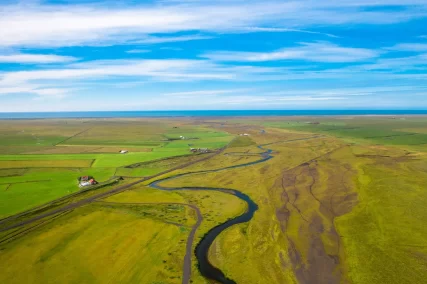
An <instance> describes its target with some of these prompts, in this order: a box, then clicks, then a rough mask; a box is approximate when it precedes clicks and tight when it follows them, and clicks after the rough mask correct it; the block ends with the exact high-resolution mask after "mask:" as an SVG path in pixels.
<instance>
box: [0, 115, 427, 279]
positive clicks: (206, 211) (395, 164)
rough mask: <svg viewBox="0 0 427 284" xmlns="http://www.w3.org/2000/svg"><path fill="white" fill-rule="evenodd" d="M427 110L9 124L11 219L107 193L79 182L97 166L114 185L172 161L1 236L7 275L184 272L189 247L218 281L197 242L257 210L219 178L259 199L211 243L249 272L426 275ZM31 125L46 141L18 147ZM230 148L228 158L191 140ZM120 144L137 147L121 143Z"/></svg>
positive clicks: (6, 177)
mask: <svg viewBox="0 0 427 284" xmlns="http://www.w3.org/2000/svg"><path fill="white" fill-rule="evenodd" d="M426 122H427V119H426V118H424V117H396V118H393V117H357V118H356V117H335V118H331V117H304V118H302V117H293V118H278V117H275V118H263V119H254V118H251V119H227V122H225V121H224V120H221V119H209V120H207V121H203V120H200V119H198V120H192V119H181V120H163V119H144V120H130V119H129V120H69V121H65V120H57V121H55V120H48V121H42V122H41V121H13V122H12V123H16V124H15V125H14V126H9V125H8V126H5V125H3V126H1V127H0V130H1V133H2V135H4V136H7V137H8V138H7V139H6V141H7V142H4V143H3V142H2V143H3V145H2V146H1V147H0V150H1V151H2V152H1V153H0V154H1V155H0V165H2V166H0V201H1V202H2V206H1V207H0V216H2V217H5V216H10V215H12V214H16V213H19V212H22V211H24V210H27V209H31V208H33V207H34V206H37V205H40V204H43V203H45V202H47V201H50V200H54V199H56V198H59V197H63V196H67V195H68V194H71V193H73V194H77V195H73V197H72V198H67V197H65V199H64V201H63V202H62V203H59V204H57V205H55V206H56V207H55V208H58V207H61V206H67V204H73V202H76V201H79V200H85V198H87V196H94V194H96V192H97V190H94V191H89V192H86V193H82V194H81V195H79V194H78V191H79V189H78V188H77V187H76V178H77V177H78V176H80V175H83V174H89V175H94V176H96V177H97V178H99V180H101V181H107V180H109V179H110V178H112V177H114V176H124V177H125V180H124V181H120V182H119V183H118V184H114V185H109V186H107V187H104V188H100V189H99V192H103V191H104V192H108V191H109V190H114V188H118V187H119V186H121V185H123V184H127V183H130V182H131V181H134V180H135V179H136V178H139V179H141V178H143V177H147V176H151V175H155V174H159V173H163V172H165V173H164V174H162V175H159V176H156V177H155V178H151V179H148V180H142V182H141V183H139V184H136V185H134V186H132V187H130V188H128V189H127V190H126V191H117V194H112V195H107V197H106V198H104V197H103V198H101V199H97V200H92V201H91V202H90V203H82V204H83V205H84V206H80V207H76V208H75V209H74V210H73V211H69V210H68V211H67V210H65V211H63V212H61V213H58V214H57V215H52V216H51V218H50V219H48V220H44V219H43V220H39V221H38V222H36V223H34V224H26V225H25V226H23V227H21V228H20V229H18V230H17V231H5V232H1V233H0V251H1V253H0V267H1V271H2V273H1V274H0V281H1V282H2V283H46V282H56V283H58V282H61V283H62V282H66V283H72V282H79V283H99V282H102V283H104V282H120V283H135V282H139V283H182V281H183V279H186V278H185V273H186V272H185V267H186V257H185V256H186V255H187V252H188V251H190V259H189V260H190V275H189V280H191V282H192V283H211V281H210V280H208V279H206V278H205V277H203V275H202V274H201V273H200V271H199V270H198V262H197V259H196V257H195V255H194V253H193V252H194V250H195V248H196V246H197V244H198V243H199V241H200V240H201V239H202V238H203V237H204V236H206V234H207V233H208V232H210V231H211V229H212V228H214V227H215V226H218V225H219V224H223V223H224V222H226V221H227V220H230V219H232V218H235V217H236V216H239V215H240V214H242V213H243V212H245V211H246V210H247V204H246V202H243V201H242V200H241V199H239V198H237V197H236V196H233V195H232V194H229V193H226V192H221V191H206V190H203V188H204V187H208V188H228V189H233V190H237V191H240V192H242V193H245V194H247V195H248V196H249V197H250V198H251V199H252V200H253V201H254V202H255V203H256V204H257V205H258V210H257V211H256V212H255V214H254V216H253V218H252V219H251V220H250V221H249V222H246V223H242V224H238V225H234V226H231V227H230V228H228V229H226V230H225V231H223V232H222V233H221V234H219V236H218V237H217V238H216V239H215V241H214V243H213V245H212V246H211V247H210V249H209V253H208V257H209V261H210V262H211V263H212V264H213V265H214V266H216V267H217V268H219V269H220V270H221V271H222V272H224V273H225V275H226V276H227V277H228V278H230V279H233V280H234V281H236V282H237V283H356V284H359V283H360V284H364V283H374V284H376V283H378V284H382V283H391V284H394V283H396V284H401V283H425V279H427V269H426V267H427V246H426V245H425V244H426V243H427V229H426V228H427V227H426V226H425V220H427V210H426V209H425V208H426V207H425V204H426V202H427V191H426V188H425V185H426V184H427V139H426V137H425V135H426V133H427V126H426V125H427V123H426ZM17 129H19V131H18V130H17ZM120 129H123V130H122V131H120ZM109 130H110V131H109ZM23 131H24V132H23ZM117 133H122V134H123V135H122V136H121V135H117ZM241 133H248V134H249V136H239V135H238V134H241ZM32 134H34V137H36V138H31V139H32V140H30V141H26V142H20V143H17V144H16V145H15V144H13V143H11V141H14V140H19V139H21V138H22V137H27V138H25V139H29V138H28V137H29V136H31V137H33V135H32ZM28 135H29V136H28ZM109 135H110V136H109ZM180 136H184V137H185V139H184V140H183V139H181V138H180ZM1 141H2V140H1ZM47 141H49V142H47ZM102 141H105V143H104V142H102ZM132 141H136V142H134V144H132ZM230 142H231V143H230ZM37 143H40V144H37ZM49 143H51V144H49ZM55 143H56V144H55ZM227 144H228V147H227V148H226V149H224V150H223V151H222V152H218V153H216V154H214V155H211V154H207V155H189V151H188V148H189V147H194V148H199V147H200V148H202V147H208V148H211V149H215V148H220V147H223V146H225V145H227ZM259 146H262V147H259ZM131 147H134V148H131ZM67 148H70V149H71V148H72V149H73V150H67ZM121 148H126V149H134V150H133V151H131V153H129V154H128V155H120V154H118V153H117V152H116V151H117V149H121ZM97 149H98V150H99V151H98V150H97ZM112 149H114V151H113V150H112ZM266 149H270V150H271V153H270V154H268V153H266V152H265V151H266ZM109 150H111V151H109ZM268 155H271V156H272V158H271V159H268V160H267V159H265V158H266V157H267V156H268ZM204 157H206V159H204ZM202 158H203V159H202ZM260 159H264V160H263V162H262V163H255V162H256V161H259V160H260ZM87 161H91V162H90V164H85V163H86V162H87ZM74 162H75V163H74ZM55 163H57V165H55ZM69 163H71V164H69ZM80 163H81V164H80ZM192 163H194V164H192ZM15 164H16V165H15ZM49 164H52V165H53V167H49ZM8 165H10V166H8ZM21 165H22V166H21ZM61 165H63V166H61ZM73 165H74V166H73ZM182 165H186V166H185V167H180V166H182ZM242 165H246V166H242ZM173 169H174V170H173ZM176 175H180V176H178V177H177V178H175V179H170V180H165V181H163V182H161V183H160V185H161V186H162V187H168V188H170V189H172V190H159V189H156V188H151V187H150V186H149V185H150V184H151V183H152V182H153V181H154V180H159V179H164V178H165V177H168V176H169V177H170V176H176ZM183 188H187V189H183ZM189 188H192V189H191V190H190V189H189ZM46 210H52V209H49V208H48V209H46ZM34 214H35V215H37V214H39V213H37V212H34ZM199 214H200V216H199ZM0 218H1V217H0ZM22 218H24V219H25V218H26V217H25V216H24V217H22ZM19 220H21V219H17V221H19ZM10 222H11V223H13V222H14V221H13V220H12V221H10ZM8 224H9V223H8ZM1 228H2V224H1V223H0V229H1ZM16 232H18V233H19V236H17V237H14V234H15V233H16ZM192 232H194V238H192V237H191V236H192ZM11 236H12V237H11ZM5 240H7V241H5ZM189 282H190V281H189ZM189 282H188V283H189Z"/></svg>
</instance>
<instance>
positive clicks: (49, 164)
mask: <svg viewBox="0 0 427 284" xmlns="http://www.w3.org/2000/svg"><path fill="white" fill-rule="evenodd" d="M92 162H93V160H53V161H52V160H37V161H25V160H24V161H22V160H19V161H13V160H12V161H0V168H1V169H16V168H18V169H19V168H88V167H90V166H91V164H92Z"/></svg>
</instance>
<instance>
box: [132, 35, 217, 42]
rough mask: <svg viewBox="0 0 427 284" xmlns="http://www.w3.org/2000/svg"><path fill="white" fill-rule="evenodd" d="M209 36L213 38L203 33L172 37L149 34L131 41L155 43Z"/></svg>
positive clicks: (202, 38)
mask: <svg viewBox="0 0 427 284" xmlns="http://www.w3.org/2000/svg"><path fill="white" fill-rule="evenodd" d="M211 38H213V37H212V36H203V35H191V36H174V37H159V36H149V37H146V38H143V39H138V40H134V41H132V43H139V44H156V43H168V42H180V41H192V40H204V39H211Z"/></svg>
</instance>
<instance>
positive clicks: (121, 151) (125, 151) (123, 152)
mask: <svg viewBox="0 0 427 284" xmlns="http://www.w3.org/2000/svg"><path fill="white" fill-rule="evenodd" d="M127 152H128V150H120V154H126V153H127Z"/></svg>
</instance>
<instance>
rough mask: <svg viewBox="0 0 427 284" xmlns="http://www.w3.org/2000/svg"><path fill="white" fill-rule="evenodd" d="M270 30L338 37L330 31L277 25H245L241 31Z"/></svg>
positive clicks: (271, 31) (272, 31)
mask: <svg viewBox="0 0 427 284" xmlns="http://www.w3.org/2000/svg"><path fill="white" fill-rule="evenodd" d="M244 31H247V32H269V33H283V32H293V33H306V34H315V35H323V36H327V37H332V38H338V36H336V35H333V34H330V33H322V32H314V31H308V30H301V29H290V28H277V27H245V28H242V29H241V31H239V32H244Z"/></svg>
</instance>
